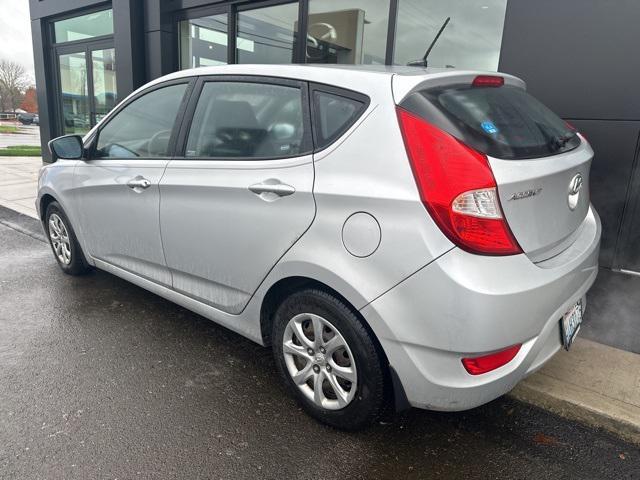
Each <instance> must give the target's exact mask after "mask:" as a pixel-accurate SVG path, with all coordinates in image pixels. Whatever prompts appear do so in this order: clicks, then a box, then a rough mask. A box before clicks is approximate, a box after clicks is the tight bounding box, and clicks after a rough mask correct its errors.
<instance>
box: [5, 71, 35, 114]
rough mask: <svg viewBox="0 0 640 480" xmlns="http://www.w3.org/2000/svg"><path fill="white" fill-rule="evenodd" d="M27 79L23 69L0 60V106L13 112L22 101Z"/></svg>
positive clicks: (27, 82)
mask: <svg viewBox="0 0 640 480" xmlns="http://www.w3.org/2000/svg"><path fill="white" fill-rule="evenodd" d="M28 84H29V78H28V77H27V72H26V71H25V69H24V67H23V66H22V65H20V64H19V63H16V62H11V61H9V60H0V106H1V107H2V108H1V109H2V110H4V111H7V110H11V111H15V110H16V108H18V105H20V102H21V101H22V96H23V95H24V91H25V89H26V88H27V85H28Z"/></svg>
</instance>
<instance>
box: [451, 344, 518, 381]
mask: <svg viewBox="0 0 640 480" xmlns="http://www.w3.org/2000/svg"><path fill="white" fill-rule="evenodd" d="M521 346H522V345H520V344H518V345H513V346H512V347H509V348H505V349H504V350H500V351H499V352H495V353H490V354H489V355H483V356H482V357H475V358H463V359H462V365H464V368H465V370H466V371H467V372H469V373H470V374H471V375H481V374H483V373H487V372H490V371H491V370H495V369H496V368H499V367H502V366H503V365H506V364H507V363H509V362H510V361H511V360H513V359H514V357H515V356H516V355H517V354H518V352H519V351H520V347H521Z"/></svg>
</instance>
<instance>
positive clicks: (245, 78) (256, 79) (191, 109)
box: [173, 75, 313, 162]
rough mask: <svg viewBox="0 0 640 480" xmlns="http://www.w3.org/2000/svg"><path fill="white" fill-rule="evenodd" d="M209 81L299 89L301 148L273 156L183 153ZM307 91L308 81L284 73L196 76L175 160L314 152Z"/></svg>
mask: <svg viewBox="0 0 640 480" xmlns="http://www.w3.org/2000/svg"><path fill="white" fill-rule="evenodd" d="M208 82H236V83H257V84H267V85H281V86H284V87H292V88H298V89H300V94H301V105H302V116H303V122H304V135H303V137H302V142H301V147H300V150H301V151H300V152H299V153H296V154H294V155H283V156H272V157H229V158H226V157H204V156H189V157H187V156H185V151H186V148H187V141H188V139H189V132H190V130H191V124H192V122H193V118H194V114H195V111H196V107H197V106H198V101H199V100H200V97H201V94H202V90H203V88H204V85H205V84H206V83H208ZM312 128H313V127H312V122H311V111H310V95H309V87H308V84H307V82H305V81H302V80H294V79H290V78H284V77H268V76H263V75H203V76H200V77H198V79H197V82H196V84H195V86H194V88H193V92H192V94H191V98H190V100H189V104H188V106H187V107H186V110H185V112H184V116H183V120H182V125H181V128H180V132H179V133H178V137H177V139H176V148H175V152H174V157H173V159H174V160H177V161H191V160H194V161H218V162H264V161H269V160H286V159H291V158H298V157H304V156H306V155H311V154H312V153H313V133H312Z"/></svg>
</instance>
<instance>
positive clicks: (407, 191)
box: [268, 76, 453, 309]
mask: <svg viewBox="0 0 640 480" xmlns="http://www.w3.org/2000/svg"><path fill="white" fill-rule="evenodd" d="M367 86H368V88H367V89H366V90H364V91H362V93H365V94H367V95H369V97H370V99H371V102H370V105H369V107H368V109H367V111H365V113H364V114H363V115H362V117H361V118H360V119H359V120H358V121H357V122H356V123H355V124H354V125H353V126H352V127H351V128H350V129H349V130H348V131H347V132H346V133H345V134H344V135H343V136H342V137H341V138H339V139H338V140H337V141H336V142H334V143H333V144H332V145H330V146H329V147H328V148H326V149H324V150H322V151H320V152H318V153H316V154H315V155H314V165H315V184H314V197H315V200H316V205H317V214H316V218H315V220H314V222H313V224H312V225H311V227H310V228H309V230H308V231H307V232H306V233H305V235H304V236H303V237H302V238H301V239H300V240H299V241H298V242H297V243H296V245H295V246H294V247H293V248H292V249H291V250H290V251H289V252H288V253H287V254H286V255H285V256H284V257H283V258H282V259H281V261H280V262H279V263H278V265H277V266H276V267H275V268H274V270H273V271H272V274H271V275H270V278H269V280H268V281H269V283H273V282H275V281H277V279H278V277H283V276H289V275H302V276H308V277H311V278H314V279H316V280H319V281H322V282H324V283H327V284H328V285H329V286H330V287H332V288H334V289H335V290H337V291H338V292H340V293H341V294H342V295H343V296H345V297H346V298H347V300H349V301H350V302H351V303H352V305H353V306H354V307H355V308H357V309H360V308H362V307H364V306H365V305H366V304H367V303H369V302H371V301H372V300H374V299H375V298H376V297H378V296H380V295H382V294H383V293H384V292H385V291H387V290H388V289H390V288H392V287H393V286H394V285H396V284H397V283H399V282H401V281H402V280H403V279H405V278H406V277H408V276H409V275H411V274H412V273H413V272H415V271H417V270H418V269H420V268H422V267H423V266H425V265H427V264H429V263H430V262H432V261H433V260H434V259H435V258H437V257H439V256H440V255H442V254H444V253H445V252H447V251H448V250H450V249H451V248H453V245H452V244H451V242H450V241H449V240H448V239H447V238H446V237H445V236H444V235H443V234H442V233H441V232H440V230H439V229H438V227H437V226H436V225H435V224H434V222H433V221H432V220H431V218H430V217H429V215H428V214H427V211H426V210H425V208H424V206H423V205H422V203H421V201H420V198H419V194H418V190H417V187H416V184H415V181H414V178H413V173H412V171H411V166H410V164H409V161H408V158H407V155H406V151H405V147H404V142H403V139H402V135H401V132H400V129H399V126H398V121H397V117H396V111H395V104H394V101H393V96H392V92H391V76H386V77H384V79H383V80H379V81H376V82H369V83H368V85H367ZM357 212H366V213H368V214H370V215H372V216H373V217H374V218H375V219H376V221H377V223H378V224H379V226H380V240H379V245H378V247H377V249H376V250H375V251H374V252H373V253H372V254H370V255H368V256H364V257H358V256H354V255H352V254H351V253H349V252H348V251H347V249H346V247H345V244H344V240H343V227H344V225H345V221H346V220H347V219H348V218H349V217H350V216H352V215H353V214H354V213H357ZM370 234H371V232H368V231H365V230H364V229H363V230H362V231H359V232H356V237H357V236H358V235H361V236H366V235H370ZM352 238H353V237H352ZM374 243H375V242H374Z"/></svg>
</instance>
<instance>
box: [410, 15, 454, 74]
mask: <svg viewBox="0 0 640 480" xmlns="http://www.w3.org/2000/svg"><path fill="white" fill-rule="evenodd" d="M450 20H451V17H447V19H446V20H445V21H444V23H443V24H442V26H441V27H440V30H438V33H436V36H435V37H434V39H433V41H432V42H431V45H429V48H427V51H426V53H425V54H424V57H422V59H420V60H413V61H411V62H409V63H407V65H408V66H410V67H426V66H427V58H429V54H430V53H431V50H433V46H434V45H435V44H436V42H437V41H438V39H439V38H440V35H442V32H444V29H445V28H447V25H448V24H449V21H450Z"/></svg>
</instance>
